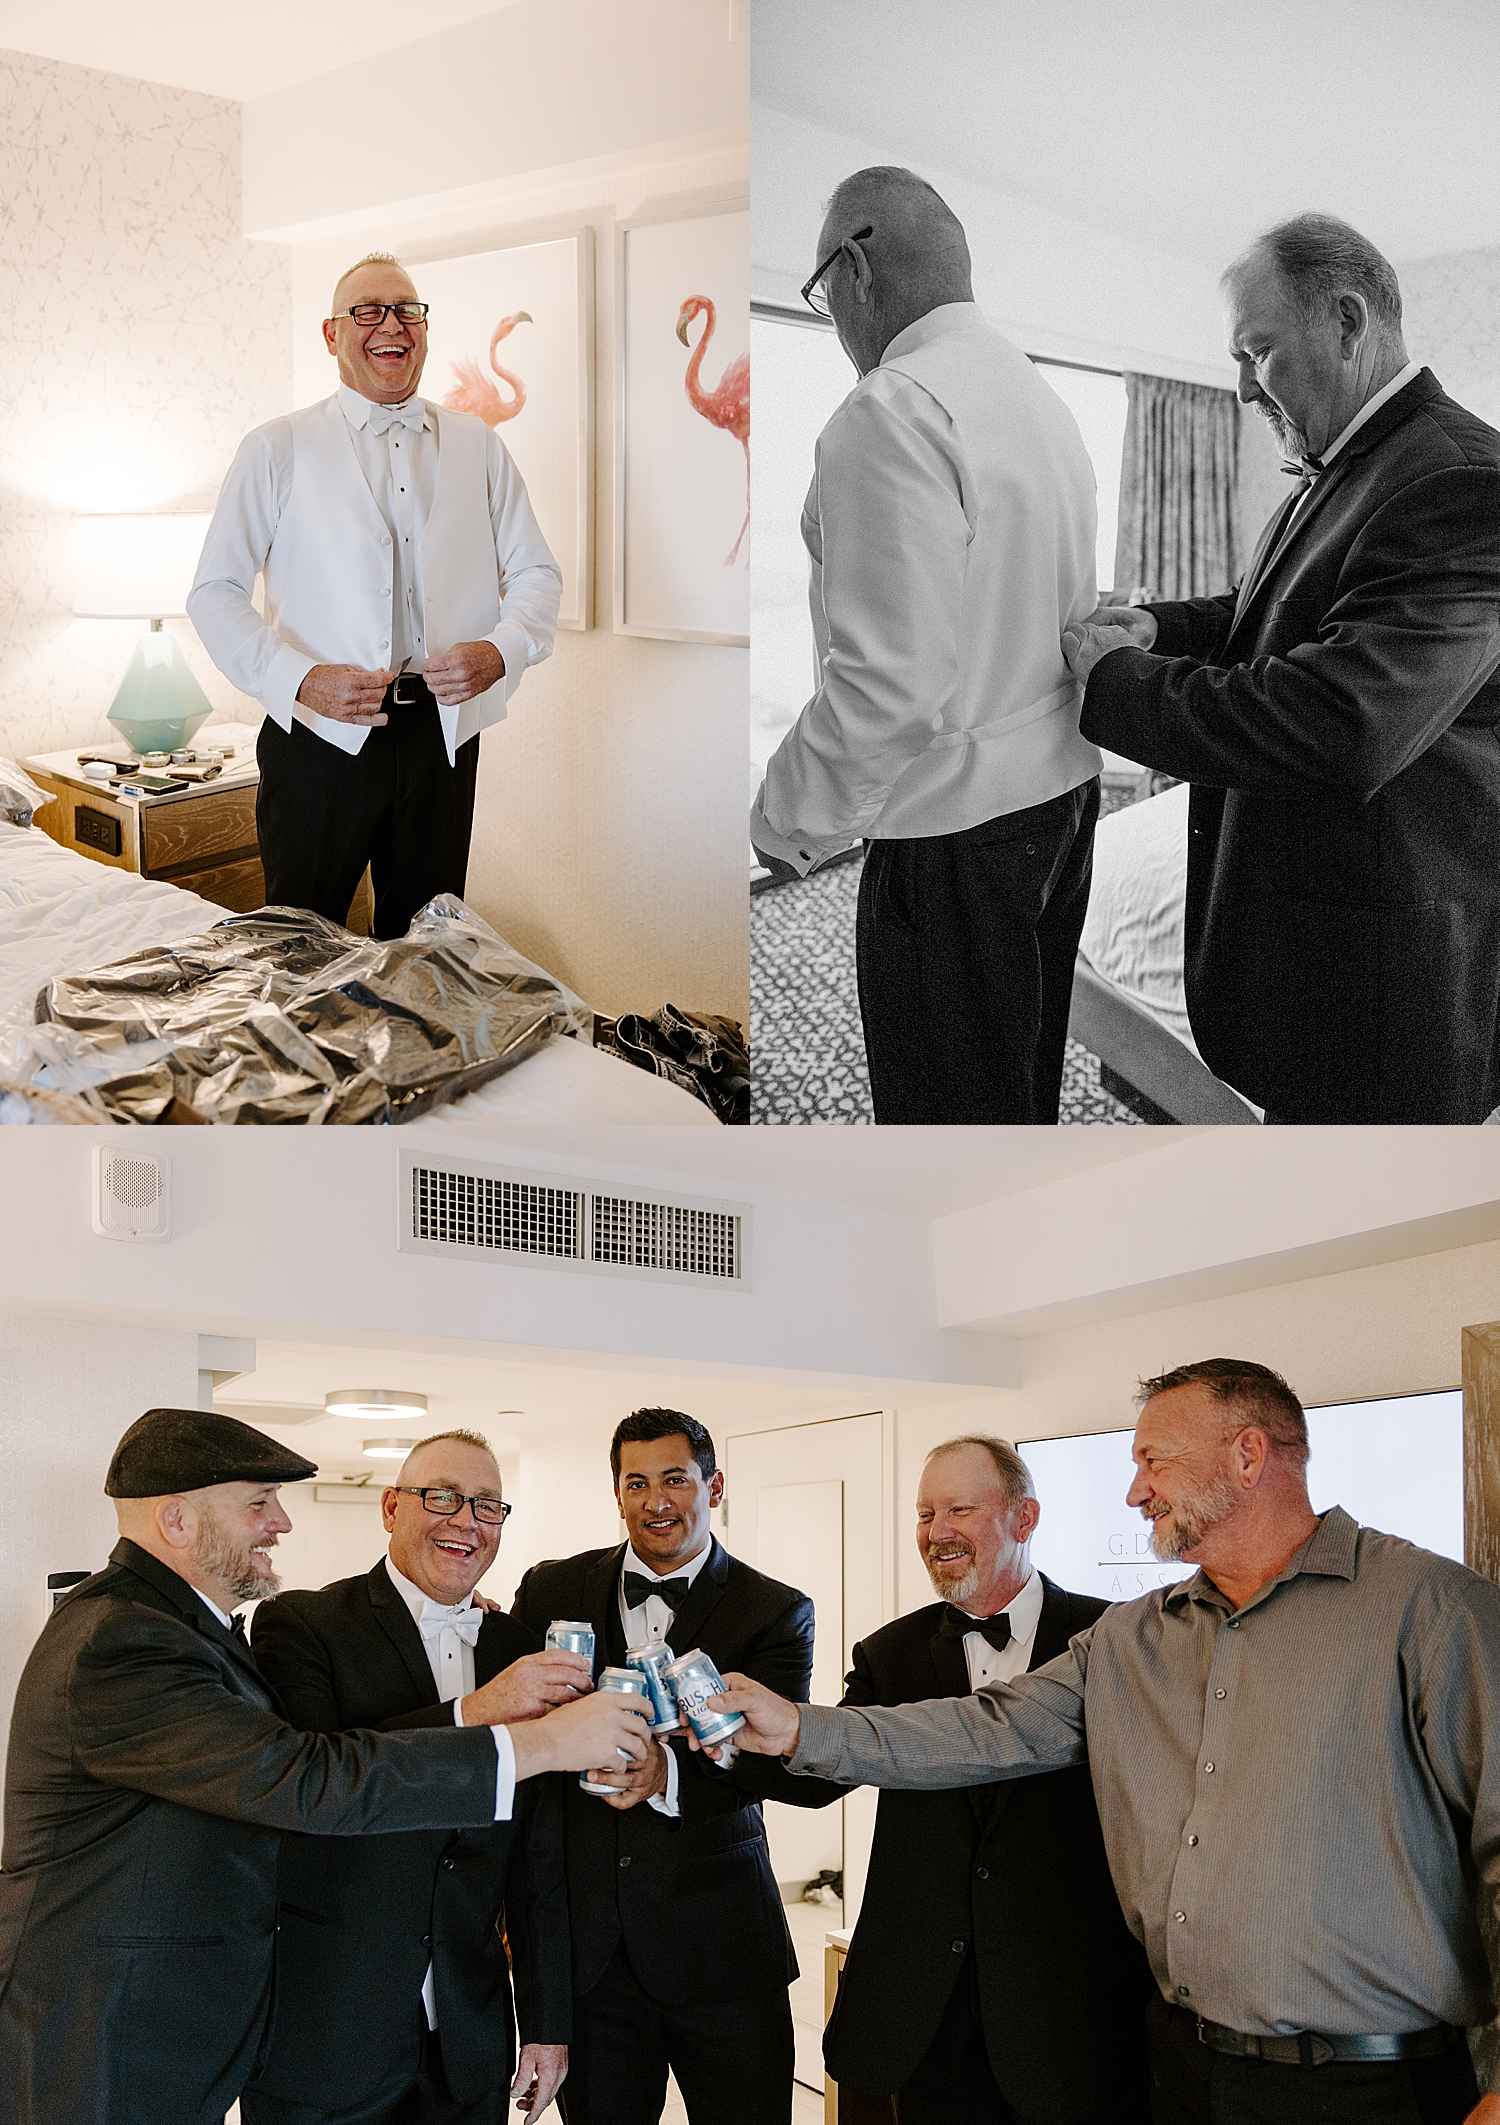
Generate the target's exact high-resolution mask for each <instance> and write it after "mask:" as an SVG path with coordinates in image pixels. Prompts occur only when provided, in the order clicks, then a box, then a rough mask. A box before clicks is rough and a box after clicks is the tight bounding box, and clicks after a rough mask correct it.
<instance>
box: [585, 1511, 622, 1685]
mask: <svg viewBox="0 0 1500 2125" xmlns="http://www.w3.org/2000/svg"><path fill="white" fill-rule="evenodd" d="M625 1549H626V1545H625V1544H624V1543H623V1542H622V1543H620V1544H619V1545H618V1547H617V1548H615V1549H612V1550H606V1551H605V1553H604V1555H603V1556H602V1557H601V1558H600V1559H599V1561H598V1563H597V1564H596V1565H595V1566H594V1568H593V1570H592V1572H591V1573H590V1574H589V1577H588V1579H587V1580H586V1581H585V1582H584V1613H585V1614H586V1615H587V1617H588V1620H589V1622H590V1623H591V1624H592V1625H593V1626H594V1680H595V1682H597V1681H598V1680H599V1677H600V1674H601V1673H602V1672H603V1670H604V1669H605V1668H607V1667H613V1666H615V1665H616V1661H615V1660H614V1659H613V1658H612V1657H611V1655H612V1654H614V1653H615V1652H616V1650H618V1653H619V1656H620V1658H622V1659H623V1657H624V1654H625V1651H626V1647H625V1645H624V1643H623V1640H624V1637H625V1629H624V1626H623V1624H622V1623H621V1622H620V1566H621V1565H622V1564H623V1563H624V1561H625Z"/></svg>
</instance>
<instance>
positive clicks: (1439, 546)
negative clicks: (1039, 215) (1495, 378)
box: [1083, 369, 1500, 1122]
mask: <svg viewBox="0 0 1500 2125" xmlns="http://www.w3.org/2000/svg"><path fill="white" fill-rule="evenodd" d="M1294 500H1295V496H1289V497H1288V500H1287V502H1286V504H1285V505H1284V507H1283V508H1282V509H1281V510H1280V511H1279V512H1278V514H1277V515H1276V516H1275V517H1274V518H1273V519H1272V521H1271V523H1270V524H1269V525H1268V526H1267V529H1266V533H1265V535H1264V537H1263V539H1262V542H1261V546H1260V549H1259V551H1258V553H1257V555H1256V558H1255V560H1254V561H1252V563H1251V566H1250V569H1249V571H1248V572H1247V574H1246V577H1245V579H1244V581H1243V583H1242V584H1241V586H1240V590H1239V593H1238V595H1236V593H1235V592H1233V591H1230V592H1226V594H1225V595H1224V596H1223V597H1218V598H1194V599H1191V600H1189V601H1187V602H1186V603H1183V604H1175V605H1154V606H1152V607H1151V608H1150V609H1151V611H1152V612H1154V613H1155V615H1156V620H1157V627H1158V633H1157V638H1156V642H1155V645H1154V647H1153V649H1152V651H1151V652H1150V653H1149V654H1148V653H1147V652H1145V651H1142V650H1135V649H1122V650H1117V651H1115V652H1114V653H1113V654H1111V655H1110V656H1107V657H1103V658H1101V659H1100V661H1099V663H1098V664H1096V665H1095V667H1094V669H1093V671H1092V672H1091V674H1090V676H1089V682H1088V688H1087V691H1086V693H1085V696H1084V706H1083V730H1084V735H1085V736H1086V737H1089V738H1092V739H1094V740H1095V742H1096V743H1098V744H1100V745H1107V746H1111V747H1113V748H1114V749H1115V750H1117V751H1119V752H1122V753H1125V754H1127V755H1128V756H1129V757H1130V758H1131V759H1133V760H1141V761H1144V762H1146V763H1147V764H1148V765H1150V766H1151V767H1155V768H1161V769H1164V770H1165V771H1166V772H1167V773H1169V774H1173V775H1178V776H1181V777H1183V778H1184V779H1186V780H1188V781H1190V782H1191V783H1192V785H1193V789H1192V795H1191V799H1190V804H1189V812H1188V819H1189V833H1188V870H1187V941H1186V972H1187V1003H1188V1016H1189V1018H1190V1019H1191V1021H1192V1027H1193V1035H1194V1038H1195V1039H1196V1041H1197V1043H1198V1046H1199V1048H1200V1050H1201V1051H1202V1054H1203V1058H1204V1060H1205V1061H1206V1062H1207V1063H1208V1064H1209V1066H1210V1067H1211V1068H1212V1069H1214V1070H1216V1071H1217V1072H1218V1073H1219V1075H1220V1076H1221V1077H1223V1078H1225V1079H1226V1080H1227V1081H1228V1082H1229V1083H1230V1084H1232V1085H1234V1086H1235V1087H1236V1088H1237V1089H1238V1090H1239V1091H1241V1092H1243V1093H1245V1094H1246V1095H1247V1097H1249V1098H1250V1099H1253V1100H1255V1101H1256V1102H1257V1103H1258V1104H1259V1105H1262V1106H1268V1107H1270V1108H1273V1109H1274V1110H1275V1111H1276V1112H1277V1114H1278V1115H1280V1116H1281V1117H1282V1118H1284V1119H1286V1120H1290V1121H1303V1122H1478V1121H1482V1120H1483V1119H1484V1117H1485V1115H1486V1114H1488V1113H1489V1112H1490V1111H1491V1109H1492V1108H1493V1107H1494V1106H1495V1105H1496V1104H1497V1102H1500V863H1497V861H1496V854H1495V852H1496V849H1497V847H1500V727H1497V726H1500V677H1497V666H1500V435H1497V434H1496V433H1495V431H1494V429H1492V428H1489V427H1486V425H1485V424H1484V422H1483V421H1481V420H1478V419H1476V418H1475V416H1474V415H1473V414H1471V413H1466V412H1465V411H1464V409H1463V407H1462V406H1457V405H1455V404H1454V402H1453V401H1452V399H1450V398H1448V397H1446V396H1445V395H1444V393H1443V391H1442V389H1441V388H1440V386H1439V385H1438V382H1437V380H1436V378H1435V377H1434V376H1433V375H1432V373H1431V371H1430V370H1427V369H1424V370H1423V371H1422V372H1421V374H1420V375H1419V376H1418V377H1416V378H1414V379H1413V381H1412V382H1411V383H1409V384H1407V385H1406V386H1405V387H1404V388H1403V389H1402V390H1400V391H1398V392H1397V393H1396V395H1395V397H1394V398H1392V399H1389V400H1387V402H1386V404H1385V405H1384V406H1382V407H1381V408H1380V410H1379V411H1378V412H1377V413H1375V414H1373V415H1372V416H1371V418H1370V419H1369V421H1368V422H1367V423H1366V424H1365V426H1364V427H1363V428H1361V429H1360V430H1359V432H1358V434H1357V435H1355V436H1354V437H1352V438H1351V440H1350V441H1349V442H1348V443H1346V444H1345V446H1344V448H1343V449H1342V450H1341V451H1340V452H1339V454H1338V456H1337V457H1336V458H1335V459H1334V460H1333V463H1332V464H1331V465H1330V466H1329V468H1328V470H1327V472H1325V473H1323V474H1322V475H1321V476H1320V477H1319V478H1318V480H1317V482H1316V484H1315V485H1314V487H1313V491H1312V493H1311V495H1310V496H1309V497H1308V500H1307V501H1306V503H1305V504H1304V506H1303V507H1302V509H1301V511H1300V512H1299V514H1298V516H1297V520H1296V522H1295V523H1294V524H1290V526H1289V517H1290V512H1291V508H1292V503H1293V501H1294Z"/></svg>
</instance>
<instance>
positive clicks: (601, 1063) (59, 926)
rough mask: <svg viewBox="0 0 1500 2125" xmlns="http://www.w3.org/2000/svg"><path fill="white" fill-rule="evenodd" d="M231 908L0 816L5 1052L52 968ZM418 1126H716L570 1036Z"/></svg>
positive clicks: (83, 964) (127, 947) (166, 936)
mask: <svg viewBox="0 0 1500 2125" xmlns="http://www.w3.org/2000/svg"><path fill="white" fill-rule="evenodd" d="M226 912H227V911H226V910H225V909H224V908H222V907H219V906H217V905H216V904H215V903H214V902H212V901H208V900H202V899H200V898H199V897H198V895H197V894H196V893H187V892H184V891H183V890H182V888H181V887H180V886H175V885H168V884H164V883H161V882H153V881H151V880H148V879H143V878H140V877H137V876H136V875H135V873H134V872H130V871H121V870H115V869H112V868H111V867H110V866H108V865H106V864H102V863H94V862H92V861H90V860H89V858H87V857H85V856H79V855H75V854H74V853H73V852H72V851H71V850H70V849H64V848H60V847H59V846H58V844H57V843H56V842H55V841H53V840H51V839H50V838H49V837H48V836H47V835H46V834H44V833H43V832H42V831H41V830H40V828H39V827H36V826H31V827H21V826H14V825H11V824H9V823H8V822H6V821H4V820H0V1052H3V1051H4V1047H5V1042H4V1039H3V1029H4V1026H5V1024H6V1022H7V1021H9V1022H12V1023H13V1022H14V1021H16V1020H17V1019H19V1020H21V1021H23V1022H29V1021H30V1019H31V1016H32V1006H33V1003H34V1000H35V997H36V994H37V991H38V990H39V989H40V988H42V986H43V985H44V983H46V982H47V981H49V980H50V979H52V977H53V976H54V975H60V974H74V973H80V972H82V971H83V970H84V969H85V968H89V967H99V966H104V965H106V964H108V963H109V962H111V961H113V960H117V959H123V958H125V957H126V956H127V955H128V954H130V953H132V952H139V951H143V950H145V949H146V948H147V947H149V946H153V945H165V944H171V943H174V942H176V941H177V940H179V939H181V938H185V937H191V936H194V935H196V934H197V933H198V932H200V931H202V930H204V929H206V928H208V927H209V926H210V925H211V924H213V923H216V922H219V921H221V920H222V919H223V917H224V915H225V913H226ZM423 1121H424V1126H426V1127H429V1128H431V1127H434V1126H437V1125H439V1124H441V1125H443V1126H445V1127H448V1128H452V1129H462V1128H464V1127H474V1126H480V1127H483V1126H487V1125H492V1124H496V1123H500V1124H511V1123H517V1122H523V1123H524V1122H539V1123H540V1122H672V1123H675V1124H677V1125H678V1126H680V1127H692V1126H694V1125H701V1126H704V1127H707V1128H711V1129H712V1128H717V1127H718V1126H719V1124H718V1121H717V1119H716V1117H715V1115H714V1114H713V1112H712V1110H711V1109H710V1108H709V1107H707V1106H706V1105H705V1104H704V1103H703V1101H701V1100H698V1099H694V1098H693V1096H692V1095H691V1093H688V1092H684V1091H682V1090H681V1089H680V1087H678V1086H676V1085H673V1084H668V1083H667V1082H666V1081H665V1080H664V1079H661V1078H658V1077H654V1076H652V1075H651V1074H650V1073H649V1072H648V1071H646V1070H640V1069H637V1068H636V1067H635V1066H634V1065H633V1064H631V1063H626V1062H621V1061H620V1060H619V1059H618V1058H617V1057H615V1056H611V1055H606V1054H603V1053H601V1052H600V1051H599V1050H597V1049H595V1048H591V1047H589V1046H587V1045H586V1044H585V1043H584V1042H583V1041H581V1040H573V1039H560V1040H552V1041H549V1042H548V1044H547V1045H546V1046H545V1047H544V1048H543V1049H542V1050H541V1052H540V1053H539V1054H536V1055H532V1056H529V1057H528V1058H527V1059H526V1060H525V1061H524V1062H520V1063H517V1064H516V1065H515V1067H514V1068H513V1069H510V1070H507V1071H506V1072H505V1073H504V1074H503V1075H502V1076H500V1077H496V1078H493V1079H491V1080H490V1082H489V1083H488V1084H484V1085H481V1086H479V1087H478V1089H477V1090H475V1091H473V1092H468V1093H465V1094H463V1095H462V1096H461V1097H460V1098H458V1099H456V1100H454V1101H452V1102H451V1103H449V1104H447V1105H444V1106H440V1107H438V1108H437V1109H436V1110H435V1112H433V1113H432V1114H430V1115H428V1116H425V1117H424V1118H423Z"/></svg>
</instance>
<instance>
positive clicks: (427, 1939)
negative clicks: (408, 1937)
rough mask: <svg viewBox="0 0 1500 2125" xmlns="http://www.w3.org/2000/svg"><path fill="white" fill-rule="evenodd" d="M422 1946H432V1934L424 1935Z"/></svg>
mask: <svg viewBox="0 0 1500 2125" xmlns="http://www.w3.org/2000/svg"><path fill="white" fill-rule="evenodd" d="M422 1946H423V1947H424V1948H430V1947H431V1946H432V1935H431V1934H430V1933H424V1934H423V1935H422Z"/></svg>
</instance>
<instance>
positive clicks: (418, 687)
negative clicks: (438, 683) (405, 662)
mask: <svg viewBox="0 0 1500 2125" xmlns="http://www.w3.org/2000/svg"><path fill="white" fill-rule="evenodd" d="M436 699H437V696H436V694H434V693H433V691H432V688H431V687H430V686H429V685H428V684H427V681H426V680H425V679H424V678H423V677H422V674H421V673H420V672H419V671H398V672H397V674H396V676H395V678H394V679H392V681H391V683H390V685H389V686H388V687H387V688H386V690H385V699H384V700H383V701H382V702H381V704H380V705H381V707H382V708H418V707H420V706H421V705H422V704H423V703H424V702H427V701H435V700H436Z"/></svg>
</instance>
